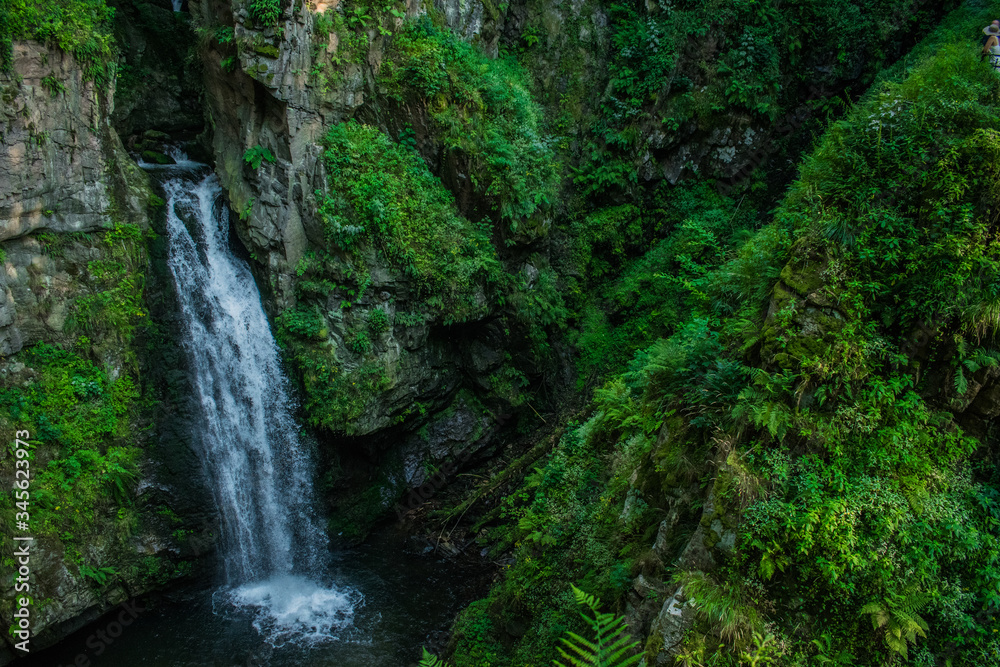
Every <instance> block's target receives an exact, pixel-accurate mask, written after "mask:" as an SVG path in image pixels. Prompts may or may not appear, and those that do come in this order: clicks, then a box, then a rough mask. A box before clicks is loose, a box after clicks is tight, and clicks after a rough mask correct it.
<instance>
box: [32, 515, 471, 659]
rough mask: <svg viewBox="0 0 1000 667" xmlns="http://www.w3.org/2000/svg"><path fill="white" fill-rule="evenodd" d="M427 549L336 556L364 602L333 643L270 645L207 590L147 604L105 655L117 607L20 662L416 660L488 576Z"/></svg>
mask: <svg viewBox="0 0 1000 667" xmlns="http://www.w3.org/2000/svg"><path fill="white" fill-rule="evenodd" d="M420 552H421V549H420V545H419V544H414V543H413V542H412V541H407V540H406V538H405V537H403V536H398V535H388V534H382V535H379V536H376V537H375V538H373V539H372V540H370V541H369V542H367V543H366V544H364V545H362V546H360V547H357V548H355V549H352V550H350V551H346V552H342V553H341V554H340V555H339V557H338V559H337V561H336V563H335V564H334V565H333V568H332V571H331V575H332V577H333V580H334V581H335V582H336V586H337V587H338V588H339V589H341V590H351V591H354V592H355V596H356V598H360V600H359V601H358V602H357V603H356V604H355V607H354V613H353V618H352V620H351V623H350V624H349V625H348V626H347V627H345V628H343V630H342V631H340V632H339V633H338V639H336V640H326V641H323V642H320V643H318V644H313V645H306V644H303V642H296V641H292V642H288V643H285V644H284V645H281V646H277V647H275V646H272V645H270V644H269V643H268V642H267V641H266V640H265V638H264V637H263V636H262V635H261V634H260V632H259V631H258V630H256V629H255V628H254V627H253V621H254V617H253V615H252V614H250V613H248V612H241V611H237V610H234V609H233V608H231V607H229V606H228V605H226V604H220V601H219V596H218V595H214V596H213V591H212V590H203V591H195V592H193V593H192V594H191V595H190V596H189V597H190V599H189V600H188V601H186V602H174V603H166V602H162V601H161V602H159V603H157V604H155V605H154V604H152V603H145V604H147V606H148V609H146V610H145V611H142V612H141V613H139V614H138V616H137V618H136V619H135V620H134V621H133V622H132V623H131V624H130V625H128V627H126V628H124V629H123V630H122V632H121V634H120V636H119V637H118V638H117V639H112V640H111V642H110V643H108V644H104V650H103V651H101V652H100V655H97V653H98V650H97V648H96V647H97V646H98V645H99V644H101V643H103V642H102V641H101V640H100V639H98V638H97V637H96V633H97V631H100V630H103V631H105V637H107V636H108V634H107V633H108V630H109V627H108V626H109V624H111V623H112V622H114V621H115V618H116V616H117V615H118V613H119V611H118V610H117V609H116V611H115V613H114V614H112V615H108V616H105V617H104V618H102V619H101V620H99V621H97V622H96V623H94V624H92V625H91V626H88V627H87V628H85V629H83V630H81V631H80V632H78V633H76V634H74V635H71V636H69V637H67V638H66V639H64V640H63V641H62V642H60V643H59V644H58V645H56V646H54V647H52V648H50V649H47V650H45V651H42V652H39V653H37V654H35V655H33V656H32V658H31V659H29V660H28V661H25V662H24V663H23V665H24V667H29V666H30V667H35V666H42V665H44V666H45V667H57V666H61V665H65V666H67V667H68V666H69V665H73V664H79V665H81V667H86V664H87V663H83V662H79V663H78V662H77V661H78V660H79V656H80V655H85V656H86V660H88V661H89V665H92V666H93V667H131V666H132V665H148V666H150V667H188V666H191V667H193V666H198V667H204V666H209V665H211V666H212V667H236V666H240V667H249V666H255V667H256V666H261V667H264V666H269V667H286V666H291V665H295V666H299V665H308V666H309V667H326V666H330V667H333V666H337V667H405V666H408V665H415V664H416V663H417V662H418V660H419V658H420V649H421V646H424V645H433V644H434V643H435V642H440V641H441V637H442V634H443V633H444V631H447V629H448V628H449V626H450V625H451V622H452V621H453V619H454V617H455V614H457V613H458V611H459V610H460V609H461V608H462V607H463V606H464V605H465V604H467V603H468V602H469V600H471V599H473V598H475V597H477V596H479V595H481V594H482V593H483V592H484V591H483V590H482V588H483V586H482V584H483V573H484V569H487V568H488V567H489V566H488V565H485V564H479V563H476V562H474V561H470V560H459V561H455V560H445V559H442V558H439V557H437V556H435V555H433V554H427V555H425V554H422V553H420ZM213 597H214V598H215V599H214V601H213ZM213 606H214V607H215V609H213ZM110 630H111V631H112V632H115V631H117V628H114V627H112V628H110ZM88 639H89V640H90V645H89V646H88ZM109 639H110V638H109ZM16 664H17V665H18V666H20V665H22V663H20V662H19V663H16Z"/></svg>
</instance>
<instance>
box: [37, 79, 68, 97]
mask: <svg viewBox="0 0 1000 667" xmlns="http://www.w3.org/2000/svg"><path fill="white" fill-rule="evenodd" d="M42 88H44V89H45V90H47V91H49V94H50V95H52V97H55V96H57V95H58V94H59V93H65V92H66V86H64V85H63V82H62V81H60V80H59V79H57V78H56V77H55V76H53V75H51V74H50V75H48V76H46V77H43V78H42Z"/></svg>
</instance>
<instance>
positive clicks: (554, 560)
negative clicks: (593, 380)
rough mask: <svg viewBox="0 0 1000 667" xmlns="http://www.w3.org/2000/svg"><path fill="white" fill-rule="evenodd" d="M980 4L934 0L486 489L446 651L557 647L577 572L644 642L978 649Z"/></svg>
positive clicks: (812, 658)
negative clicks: (706, 262)
mask: <svg viewBox="0 0 1000 667" xmlns="http://www.w3.org/2000/svg"><path fill="white" fill-rule="evenodd" d="M987 18H988V15H987V14H986V13H985V12H982V11H980V10H973V9H962V10H958V11H956V12H954V13H953V14H951V15H950V16H949V17H948V19H947V20H946V21H945V24H944V25H943V26H942V27H940V28H939V29H938V30H937V31H936V32H935V34H934V35H932V36H931V37H930V38H929V39H928V40H926V42H925V43H924V44H922V45H921V47H920V48H918V49H917V50H916V51H915V52H914V53H913V54H911V56H909V57H908V58H907V60H906V62H905V63H901V64H900V65H899V66H897V67H896V68H894V69H892V70H889V71H888V72H887V73H886V76H885V77H884V79H885V82H884V83H881V84H879V85H878V86H876V87H874V88H873V89H872V90H871V91H869V93H868V94H867V95H866V96H865V98H864V99H863V100H862V102H860V103H859V104H857V105H856V106H855V107H854V108H853V109H852V110H851V111H850V112H849V113H848V114H847V115H846V116H845V118H844V119H843V120H841V121H838V122H835V123H834V124H833V125H832V126H831V127H830V129H829V130H828V131H827V133H826V134H825V136H824V138H823V140H822V142H820V144H819V145H818V147H817V148H816V150H815V151H814V152H813V153H812V154H811V155H810V156H809V157H808V158H807V159H806V160H805V161H804V162H803V164H802V166H801V168H800V175H799V178H798V180H797V181H796V182H795V183H794V184H793V185H792V187H791V189H790V191H789V193H788V194H787V195H786V197H785V198H784V200H783V202H782V204H781V205H780V206H779V207H778V208H777V210H776V211H775V213H774V216H773V219H772V220H771V221H770V222H769V223H768V224H767V225H765V226H764V227H763V228H762V229H761V230H760V231H759V232H757V233H756V234H755V235H754V236H753V237H752V238H751V239H749V240H748V241H747V242H746V243H744V244H743V245H742V246H741V247H740V248H739V249H738V250H737V251H735V252H734V253H732V254H730V255H729V257H728V258H727V260H726V261H725V262H724V263H722V264H721V266H719V268H717V269H716V270H714V271H708V272H704V273H703V274H702V275H700V276H698V278H697V279H696V280H693V281H691V282H689V283H688V284H687V285H685V287H686V289H687V290H688V292H689V298H690V299H691V300H692V301H693V305H692V306H691V309H690V315H688V316H686V317H684V318H682V319H681V320H680V321H679V322H678V326H677V333H675V334H673V335H672V336H670V337H669V338H666V339H664V340H662V341H659V342H657V343H655V344H654V345H653V346H651V347H650V348H648V349H646V350H644V351H642V352H640V353H638V354H637V355H636V356H635V357H634V359H633V360H632V361H631V362H630V364H629V369H628V371H627V372H625V373H623V374H622V375H620V376H617V377H615V378H613V379H611V380H609V381H608V382H607V383H606V384H605V385H604V386H603V387H602V388H601V389H599V390H597V392H596V393H595V401H594V406H593V410H592V411H591V412H590V413H589V415H588V416H587V417H585V418H584V420H583V422H582V423H577V424H570V425H568V426H567V429H566V433H565V435H563V436H562V438H561V439H560V442H559V444H558V445H557V446H556V447H555V449H554V451H553V452H552V453H551V454H550V455H549V456H548V457H547V459H546V460H545V461H544V463H543V464H542V465H540V466H539V467H537V468H536V472H535V473H534V474H532V475H530V476H529V477H527V479H526V480H525V483H524V484H523V485H522V486H521V488H520V490H518V491H516V492H513V493H510V494H509V495H507V497H506V498H504V499H503V500H502V501H500V502H499V504H498V507H499V512H498V513H497V512H493V513H490V514H487V515H486V516H484V519H483V521H482V522H481V524H482V525H490V524H493V525H495V527H494V528H492V529H490V530H489V536H490V537H489V538H488V539H487V540H485V542H486V543H487V544H492V545H493V546H492V548H493V549H495V550H496V552H498V553H502V552H504V551H505V550H508V549H510V550H513V553H514V556H515V559H514V561H513V563H512V564H510V565H509V566H508V568H509V569H506V570H505V571H504V573H503V578H502V582H501V583H500V584H498V585H497V586H496V587H495V588H494V590H493V592H492V593H491V595H490V596H489V598H487V599H486V600H483V601H480V602H477V603H474V604H473V605H472V606H470V608H469V610H468V611H467V612H465V613H464V614H463V616H462V617H461V619H460V620H459V622H458V624H457V626H456V632H455V636H454V639H453V648H454V662H455V664H456V665H487V664H489V665H507V664H510V665H514V664H525V663H527V664H542V662H544V661H545V660H548V659H550V658H552V657H556V656H557V654H556V653H555V646H556V643H557V640H558V637H559V636H561V635H562V634H563V632H565V631H566V630H567V629H570V630H575V631H577V632H581V631H582V627H581V626H580V623H579V621H578V620H576V619H575V616H576V610H575V606H576V605H575V603H574V601H573V599H572V596H571V595H570V594H569V584H570V583H572V582H576V583H578V584H580V585H582V586H583V587H584V588H586V589H587V590H589V591H590V592H593V593H598V594H600V595H601V596H602V598H603V599H604V600H605V601H606V602H612V601H613V604H614V606H615V607H616V608H617V609H618V610H619V611H621V612H622V613H624V614H625V616H626V619H627V620H628V622H629V625H630V629H631V631H632V633H633V634H634V635H636V636H639V637H646V641H645V657H646V661H647V664H657V665H659V664H674V663H675V662H678V661H679V662H680V663H681V664H687V665H701V664H733V665H735V664H789V665H794V664H813V663H833V664H864V665H886V664H919V665H943V664H956V665H957V664H968V665H988V664H994V663H995V662H996V660H997V659H998V656H1000V639H998V637H997V634H996V629H997V627H998V624H997V620H996V615H997V612H998V605H1000V597H998V594H1000V588H998V585H1000V569H998V557H1000V534H998V530H1000V524H998V518H1000V505H998V502H997V501H998V500H1000V477H998V473H997V469H998V468H997V462H998V461H997V457H998V455H1000V452H998V450H997V446H996V442H995V440H994V437H993V435H992V426H991V419H992V416H993V415H995V414H997V410H998V409H1000V408H998V406H997V404H996V399H995V382H996V381H995V379H994V378H995V377H996V376H997V368H998V359H1000V351H998V350H997V347H996V344H995V334H996V327H997V321H996V313H995V311H994V308H993V305H992V304H993V303H994V300H995V298H996V297H995V295H994V289H995V285H996V282H997V280H998V274H997V271H998V268H1000V264H998V263H997V262H998V255H997V250H998V249H997V246H996V245H995V244H996V241H995V236H996V234H995V230H994V226H995V222H996V213H995V212H996V209H997V205H998V201H997V195H998V193H1000V191H998V189H997V186H998V180H997V179H998V175H1000V172H998V171H997V163H996V160H995V156H996V148H995V145H996V142H997V140H998V138H1000V134H998V129H1000V126H998V122H1000V113H998V110H997V103H998V101H1000V98H998V92H1000V80H998V79H997V77H996V76H995V75H994V74H993V72H992V71H991V70H990V68H989V67H988V66H987V65H985V64H983V63H981V62H979V58H978V54H977V52H976V48H975V44H974V42H973V41H972V38H971V37H970V35H974V34H975V32H976V29H977V26H982V25H984V24H986V22H987ZM686 226H687V227H689V228H692V227H693V228H698V229H700V230H701V234H702V235H708V233H709V230H711V227H709V226H708V225H706V224H705V223H704V222H702V221H701V220H699V219H697V218H695V219H691V220H689V221H688V222H687V224H686ZM663 307H664V308H666V307H668V306H667V305H664V306H663ZM498 516H499V519H497V517H498ZM581 582H582V583H581ZM502 647H511V648H502Z"/></svg>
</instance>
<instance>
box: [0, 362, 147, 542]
mask: <svg viewBox="0 0 1000 667" xmlns="http://www.w3.org/2000/svg"><path fill="white" fill-rule="evenodd" d="M22 358H23V362H24V363H25V364H27V365H29V366H30V367H31V368H32V369H33V370H34V371H35V372H36V374H37V375H36V377H35V378H34V379H33V380H32V382H31V383H30V384H29V385H28V386H27V387H13V388H8V389H4V390H2V392H0V406H2V409H3V411H4V415H3V417H4V420H5V421H6V422H7V424H9V425H11V426H13V425H16V427H17V428H22V429H26V430H28V431H29V432H30V433H31V437H32V440H31V442H33V443H34V444H35V445H36V448H37V447H39V446H45V447H46V448H49V447H52V446H55V447H56V448H57V451H58V453H57V455H56V456H54V457H52V456H51V455H47V456H46V457H45V458H46V459H48V461H47V463H46V464H45V466H44V468H42V469H41V470H39V471H37V472H36V477H35V480H34V482H33V483H32V487H31V491H32V512H31V516H32V518H33V522H32V526H33V527H34V529H35V530H36V531H37V534H39V535H53V534H55V535H60V536H61V537H62V538H63V541H64V543H66V542H70V543H72V542H73V539H74V536H77V537H82V536H83V535H85V534H86V533H87V532H88V531H89V530H90V529H91V528H92V526H93V524H94V521H95V516H96V514H97V513H98V512H101V511H103V510H105V509H107V508H108V507H111V508H117V507H118V506H127V505H129V504H130V502H131V490H132V487H133V485H134V483H135V482H136V481H137V480H138V472H139V470H138V467H137V463H138V457H139V451H140V450H139V449H137V448H136V447H134V446H132V444H131V442H132V440H133V438H134V434H133V433H132V432H131V431H132V428H133V427H134V421H133V420H134V419H135V417H136V401H137V399H138V389H137V387H136V386H135V380H134V378H133V377H132V376H131V375H127V374H125V375H121V376H119V377H118V378H117V379H115V380H111V379H109V378H108V376H107V373H106V372H105V371H104V370H103V369H102V368H101V367H99V366H97V365H96V364H94V363H93V362H92V361H89V360H88V359H86V358H84V357H82V356H80V354H78V353H76V352H74V351H69V350H63V349H60V348H58V347H55V346H52V345H48V344H45V343H39V344H38V345H36V346H35V347H33V348H31V349H30V350H28V351H27V352H26V353H25V354H24V355H22ZM42 461H43V459H41V458H36V459H35V465H36V466H38V465H40V464H41V463H42ZM78 546H79V545H78Z"/></svg>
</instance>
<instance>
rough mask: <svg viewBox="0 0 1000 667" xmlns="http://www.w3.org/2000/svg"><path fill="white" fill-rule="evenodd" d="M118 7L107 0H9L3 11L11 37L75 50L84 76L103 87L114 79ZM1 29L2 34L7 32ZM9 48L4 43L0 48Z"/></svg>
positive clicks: (3, 20) (3, 19)
mask: <svg viewBox="0 0 1000 667" xmlns="http://www.w3.org/2000/svg"><path fill="white" fill-rule="evenodd" d="M114 12H115V10H114V8H112V7H108V6H107V5H106V4H105V2H104V0H52V1H51V2H36V1H35V0H8V1H7V2H5V3H4V10H2V13H0V21H2V22H3V23H5V24H6V26H0V27H6V29H7V30H9V33H6V34H8V35H10V37H13V38H14V39H33V40H36V41H38V42H42V43H43V44H54V45H55V46H58V47H59V48H60V49H61V50H63V51H65V52H67V53H72V54H73V56H74V57H75V58H76V59H77V61H78V62H79V63H80V64H81V66H82V67H83V71H84V76H85V77H86V78H88V79H92V80H94V81H96V82H97V84H98V85H100V86H105V85H107V84H108V83H110V81H111V76H112V73H113V72H112V69H111V67H112V61H113V60H114V58H115V56H116V49H115V42H114V37H113V36H112V31H111V27H112V21H113V19H114ZM4 33H5V31H4V30H0V34H4ZM5 48H6V47H5V46H4V45H3V44H2V43H0V50H3V49H5Z"/></svg>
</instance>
